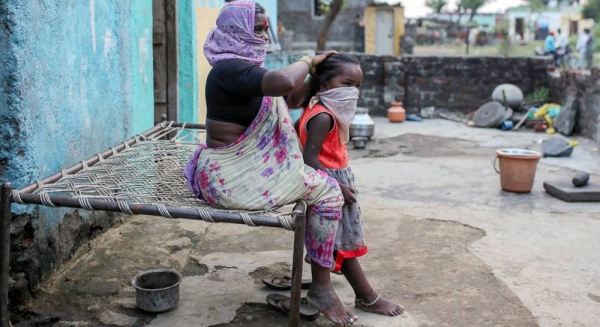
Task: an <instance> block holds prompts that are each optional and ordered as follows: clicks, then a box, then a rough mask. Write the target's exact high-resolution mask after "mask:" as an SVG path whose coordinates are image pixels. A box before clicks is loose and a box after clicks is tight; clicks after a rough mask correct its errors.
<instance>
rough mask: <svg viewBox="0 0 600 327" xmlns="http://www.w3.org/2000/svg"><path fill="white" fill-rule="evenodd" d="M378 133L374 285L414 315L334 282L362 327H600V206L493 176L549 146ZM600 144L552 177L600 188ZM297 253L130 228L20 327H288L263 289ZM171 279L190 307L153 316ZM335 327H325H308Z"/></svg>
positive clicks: (526, 140) (424, 130) (283, 245)
mask: <svg viewBox="0 0 600 327" xmlns="http://www.w3.org/2000/svg"><path fill="white" fill-rule="evenodd" d="M377 128H378V134H377V135H376V138H375V139H373V140H372V141H371V142H369V144H368V145H367V149H365V150H351V151H350V156H351V158H352V162H351V164H352V166H353V169H354V173H355V175H356V179H357V183H358V188H359V192H360V193H359V196H360V198H359V201H360V202H361V208H362V212H363V216H364V225H365V232H366V235H367V238H368V239H367V240H368V242H369V243H368V245H369V248H370V250H369V254H368V255H367V256H365V257H364V258H361V263H362V265H363V268H364V270H365V272H366V274H367V276H369V279H370V281H371V283H372V285H373V287H374V288H375V289H376V290H377V291H379V292H380V293H381V294H382V295H383V296H385V297H386V298H388V299H391V300H393V301H395V302H397V303H401V304H402V305H403V306H404V307H405V308H406V312H405V313H404V314H403V315H402V316H401V317H397V318H388V317H381V316H377V315H373V314H366V313H364V312H362V311H358V310H354V309H352V304H353V298H354V296H353V293H352V290H351V288H350V287H349V286H348V284H347V283H346V282H345V280H344V279H343V277H340V276H333V277H332V279H333V282H334V286H335V287H336V291H337V293H338V295H339V296H340V299H341V300H342V302H343V303H344V304H345V305H347V307H348V308H349V309H351V310H354V312H355V313H356V314H357V315H358V316H359V320H358V322H357V323H356V324H355V326H365V327H367V326H370V327H380V326H381V327H383V326H386V327H387V326H391V327H393V326H415V327H416V326H418V327H433V326H435V327H471V326H472V327H483V326H495V327H500V326H519V327H529V326H532V327H533V326H543V327H546V326H548V327H549V326H553V327H554V326H555V327H560V326H589V327H594V326H599V325H600V317H599V316H598V315H597V312H600V300H599V299H600V280H598V279H597V276H598V275H599V273H600V260H599V259H600V254H599V252H598V251H597V249H598V248H599V246H600V241H599V240H598V238H597V232H598V230H600V214H598V210H597V205H596V204H566V203H563V202H560V201H558V200H556V199H553V198H551V197H549V196H547V195H546V194H544V192H543V190H542V189H541V186H540V185H539V183H541V181H540V182H537V184H536V186H535V187H534V191H533V192H532V194H529V195H523V196H518V195H513V194H508V193H503V192H500V191H499V186H498V177H497V175H496V173H495V172H494V171H493V168H492V166H491V162H492V161H493V153H494V151H495V149H496V148H498V147H499V146H508V145H511V146H519V147H531V148H535V147H537V146H539V142H537V140H538V139H539V138H540V137H541V136H540V135H531V134H529V133H523V134H521V133H512V134H502V132H500V131H495V130H474V129H469V128H467V127H463V126H460V124H456V123H451V122H445V121H426V122H423V123H422V125H420V126H419V125H415V124H413V125H401V126H398V125H395V126H394V125H391V124H389V123H386V122H385V121H381V120H377ZM594 146H596V145H594V144H592V143H590V142H586V141H585V140H582V145H581V148H580V149H577V150H578V152H576V153H575V154H574V155H575V156H576V157H575V158H572V160H576V162H575V163H573V162H568V161H562V162H559V161H556V160H553V159H547V160H546V159H544V160H543V162H542V163H541V164H540V166H539V169H538V179H539V180H545V179H549V178H555V177H557V176H563V177H568V176H569V175H570V174H571V173H572V172H573V170H574V169H588V170H589V169H592V170H591V171H590V172H591V173H594V174H598V169H600V167H599V166H600V165H597V163H598V159H599V157H598V155H597V152H595V151H594ZM566 160H569V159H566ZM590 167H591V168H590ZM593 167H596V168H593ZM593 169H596V170H593ZM597 178H598V175H594V176H593V182H594V181H595V182H600V180H598V179H597ZM291 249H292V234H291V233H289V232H287V231H284V230H281V229H270V228H248V227H246V226H238V225H228V224H206V223H204V222H198V221H190V220H168V219H164V218H159V217H150V216H132V217H130V218H129V220H128V221H127V222H126V223H124V224H122V225H120V226H118V227H116V228H113V229H111V230H109V231H107V232H106V233H104V234H103V235H101V236H100V237H98V238H97V239H95V240H93V241H91V242H90V243H89V245H88V246H86V247H85V248H83V249H81V251H80V252H79V253H78V254H77V255H76V256H75V258H74V259H73V260H72V261H71V262H70V263H69V264H68V265H67V266H65V267H63V268H62V269H61V270H60V271H57V273H56V274H55V277H54V278H53V279H52V280H50V281H48V282H47V283H46V284H45V285H44V287H43V288H42V290H40V292H39V293H38V294H37V296H36V298H35V300H34V301H33V302H32V303H31V304H29V305H28V306H27V307H24V308H23V312H22V313H21V315H20V316H19V317H16V318H15V319H13V325H14V326H15V327H18V326H59V327H67V326H80V327H85V326H219V327H225V326H227V327H230V326H231V327H233V326H249V327H264V326H287V316H285V315H284V314H283V313H281V312H279V311H277V310H275V309H272V308H270V307H269V306H268V305H267V304H266V302H265V300H264V299H265V296H266V295H267V294H269V293H281V294H288V293H287V292H277V291H273V290H269V289H268V288H266V287H265V286H264V285H263V284H262V282H261V280H262V279H263V278H268V277H271V276H275V275H282V274H288V275H289V273H290V270H291V269H290V268H291V265H290V264H291ZM159 267H165V268H174V269H177V270H178V271H180V272H181V273H182V274H183V275H184V280H183V282H182V284H181V301H180V304H179V306H178V308H177V309H175V310H172V311H170V312H167V313H163V314H158V315H157V314H146V313H143V312H141V311H139V310H138V309H136V307H135V293H134V289H133V288H132V287H131V284H130V281H131V278H132V277H133V276H135V275H136V274H137V273H139V272H140V271H144V270H148V269H154V268H159ZM307 268H308V267H305V268H304V274H305V275H304V276H305V278H306V277H307V276H309V274H308V269H307ZM594 312H595V313H596V314H594ZM331 325H332V324H330V323H329V322H328V321H327V320H326V319H325V318H324V317H323V316H321V317H319V318H318V319H317V320H316V321H314V322H303V323H302V326H319V327H321V326H331Z"/></svg>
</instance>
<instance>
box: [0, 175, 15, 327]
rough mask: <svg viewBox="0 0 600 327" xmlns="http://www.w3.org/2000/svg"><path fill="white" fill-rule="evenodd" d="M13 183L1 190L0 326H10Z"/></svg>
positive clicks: (3, 185) (6, 184)
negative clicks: (9, 290)
mask: <svg viewBox="0 0 600 327" xmlns="http://www.w3.org/2000/svg"><path fill="white" fill-rule="evenodd" d="M11 195H12V184H11V183H4V184H2V190H1V192H0V243H1V244H0V327H9V326H10V321H9V319H8V270H9V264H10V220H11V212H10V207H11Z"/></svg>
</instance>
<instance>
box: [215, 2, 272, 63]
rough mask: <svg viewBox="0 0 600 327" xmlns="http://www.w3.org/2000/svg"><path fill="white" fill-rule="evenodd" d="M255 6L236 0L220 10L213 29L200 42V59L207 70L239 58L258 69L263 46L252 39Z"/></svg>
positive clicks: (264, 45)
mask: <svg viewBox="0 0 600 327" xmlns="http://www.w3.org/2000/svg"><path fill="white" fill-rule="evenodd" d="M254 9H255V2H254V1H248V0H237V1H233V2H229V3H227V4H225V6H223V8H222V9H221V11H220V12H219V17H218V18H217V26H216V27H214V28H213V29H212V30H211V31H210V33H209V34H208V36H207V37H206V41H205V42H204V56H206V59H207V60H208V62H209V63H210V65H211V66H214V65H216V64H217V63H218V62H219V61H222V60H227V59H233V58H239V59H244V60H247V61H249V62H251V63H253V64H257V65H262V63H263V61H264V60H265V57H266V56H267V42H266V41H265V40H263V39H260V38H258V37H256V36H254V17H255V13H254Z"/></svg>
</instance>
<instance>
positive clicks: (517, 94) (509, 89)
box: [492, 84, 523, 108]
mask: <svg viewBox="0 0 600 327" xmlns="http://www.w3.org/2000/svg"><path fill="white" fill-rule="evenodd" d="M502 91H504V94H505V95H506V104H507V105H508V106H509V107H511V108H517V107H519V106H520V105H521V103H522V102H523V91H521V89H520V88H519V87H518V86H516V85H513V84H500V85H498V86H496V88H495V89H494V92H492V100H493V101H498V102H500V103H502V104H504V94H503V93H502Z"/></svg>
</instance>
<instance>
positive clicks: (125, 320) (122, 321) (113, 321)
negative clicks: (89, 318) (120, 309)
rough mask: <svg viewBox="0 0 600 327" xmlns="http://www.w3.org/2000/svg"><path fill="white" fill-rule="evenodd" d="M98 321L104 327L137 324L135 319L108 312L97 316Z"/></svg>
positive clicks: (123, 326)
mask: <svg viewBox="0 0 600 327" xmlns="http://www.w3.org/2000/svg"><path fill="white" fill-rule="evenodd" d="M97 318H98V320H99V321H100V323H101V324H103V325H105V326H119V327H121V326H122V327H126V326H133V325H135V323H136V322H137V318H134V317H130V316H127V315H124V314H120V313H116V312H112V311H110V310H108V311H104V312H103V313H102V314H101V315H99V316H98V317H97Z"/></svg>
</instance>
